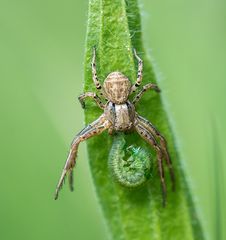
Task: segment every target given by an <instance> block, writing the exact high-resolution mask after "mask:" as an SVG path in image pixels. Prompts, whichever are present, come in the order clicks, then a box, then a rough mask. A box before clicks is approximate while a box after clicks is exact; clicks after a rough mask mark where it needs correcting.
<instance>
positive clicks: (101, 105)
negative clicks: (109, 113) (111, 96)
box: [78, 92, 105, 109]
mask: <svg viewBox="0 0 226 240" xmlns="http://www.w3.org/2000/svg"><path fill="white" fill-rule="evenodd" d="M88 97H89V98H92V99H93V100H94V101H95V102H96V104H97V105H98V107H99V108H101V109H104V107H105V104H104V103H102V101H101V99H100V98H99V97H98V96H97V94H96V93H93V92H86V93H83V94H81V95H80V96H79V97H78V100H79V102H80V103H81V105H82V108H85V98H88Z"/></svg>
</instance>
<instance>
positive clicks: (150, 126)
mask: <svg viewBox="0 0 226 240" xmlns="http://www.w3.org/2000/svg"><path fill="white" fill-rule="evenodd" d="M137 121H138V123H139V124H140V125H142V126H143V127H145V128H146V129H147V130H148V131H149V132H151V134H153V136H154V137H155V138H156V139H158V140H159V143H160V146H161V150H162V152H163V153H164V158H165V160H166V164H167V167H168V169H169V172H170V178H171V182H172V190H173V191H174V190H175V174H174V170H173V166H172V162H171V159H170V155H169V152H168V149H167V142H166V140H165V138H164V137H163V136H162V135H161V133H160V132H159V131H158V130H157V129H156V127H155V126H154V125H153V124H152V123H151V122H149V121H148V120H147V119H145V118H143V117H141V116H139V115H137Z"/></svg>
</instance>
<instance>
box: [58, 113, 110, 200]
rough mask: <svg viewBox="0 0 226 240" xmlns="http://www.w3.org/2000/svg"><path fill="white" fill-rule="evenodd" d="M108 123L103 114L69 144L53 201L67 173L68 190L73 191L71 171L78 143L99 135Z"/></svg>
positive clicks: (107, 126)
mask: <svg viewBox="0 0 226 240" xmlns="http://www.w3.org/2000/svg"><path fill="white" fill-rule="evenodd" d="M109 126H110V122H109V121H108V120H106V119H105V117H104V114H102V115H101V116H100V117H99V118H98V119H97V120H96V121H94V122H93V123H91V124H89V125H88V126H87V127H85V128H84V129H83V130H82V131H81V132H80V133H78V134H77V135H76V137H75V138H74V140H73V141H72V144H71V149H70V152H69V154H68V157H67V160H66V163H65V166H64V168H63V172H62V174H61V177H60V180H59V182H58V184H57V188H56V192H55V199H57V198H58V194H59V190H60V189H61V187H62V184H63V182H64V178H65V176H66V174H67V173H69V184H70V189H73V187H72V184H73V183H72V180H73V176H72V170H73V168H74V166H75V159H76V157H77V151H78V146H79V143H81V142H82V141H85V140H86V139H88V138H90V137H92V136H95V135H99V134H101V133H102V132H103V131H104V130H106V129H107V128H109Z"/></svg>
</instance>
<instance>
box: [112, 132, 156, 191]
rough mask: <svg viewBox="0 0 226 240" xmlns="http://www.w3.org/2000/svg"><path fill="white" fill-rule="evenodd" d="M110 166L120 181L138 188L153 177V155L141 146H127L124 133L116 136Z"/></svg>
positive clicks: (124, 184)
mask: <svg viewBox="0 0 226 240" xmlns="http://www.w3.org/2000/svg"><path fill="white" fill-rule="evenodd" d="M109 167H110V169H111V171H112V173H113V176H114V177H115V179H116V181H117V182H118V183H120V184H121V185H122V186H125V187H128V188H136V187H139V186H142V185H143V184H145V183H146V182H147V181H148V180H149V179H150V177H151V171H152V161H151V155H150V153H149V152H148V151H147V150H146V149H143V148H141V147H135V146H133V145H132V146H129V147H128V146H126V140H125V138H124V134H123V133H118V134H116V135H115V136H114V139H113V143H112V147H111V150H110V154H109Z"/></svg>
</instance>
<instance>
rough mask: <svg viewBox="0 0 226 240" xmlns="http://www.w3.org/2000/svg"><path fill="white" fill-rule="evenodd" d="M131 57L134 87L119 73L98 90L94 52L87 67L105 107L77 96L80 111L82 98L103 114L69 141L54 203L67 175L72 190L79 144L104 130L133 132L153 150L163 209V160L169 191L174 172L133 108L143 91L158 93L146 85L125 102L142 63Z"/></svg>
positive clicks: (156, 135) (157, 138)
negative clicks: (135, 63) (135, 70)
mask: <svg viewBox="0 0 226 240" xmlns="http://www.w3.org/2000/svg"><path fill="white" fill-rule="evenodd" d="M134 55H135V57H136V59H137V60H138V74H137V80H136V83H135V84H133V85H132V84H131V82H130V81H129V79H128V78H127V77H126V76H124V75H123V74H122V73H120V72H112V73H110V74H109V75H108V76H107V78H106V79H105V81H104V84H103V87H102V86H101V84H100V82H99V80H98V77H97V73H96V64H95V59H96V51H95V49H94V51H93V59H92V64H91V66H92V76H93V81H94V84H95V85H96V88H97V89H98V90H99V91H100V94H101V96H103V97H104V98H105V99H107V103H103V102H102V100H101V98H100V97H98V95H97V94H96V93H93V92H86V93H84V94H82V95H80V96H79V98H78V99H79V101H80V102H81V105H82V107H83V108H84V107H85V103H84V100H85V98H87V97H90V98H92V99H93V100H94V101H95V102H96V103H97V105H98V106H99V107H100V108H101V109H103V110H104V113H103V114H102V115H101V116H100V117H99V118H98V119H97V120H95V121H94V122H92V123H91V124H89V125H88V126H87V127H85V128H84V129H83V130H82V131H81V132H79V133H78V134H77V135H76V137H75V138H74V140H73V141H72V144H71V149H70V152H69V155H68V157H67V160H66V163H65V166H64V169H63V172H62V175H61V177H60V180H59V183H58V185H57V188H56V193H55V199H57V197H58V193H59V190H60V188H61V187H62V184H63V181H64V178H65V176H66V174H67V173H68V174H69V184H70V189H71V190H73V175H72V171H73V168H74V166H75V163H76V161H75V160H76V156H77V151H78V146H79V143H80V142H82V141H84V140H86V139H88V138H90V137H92V136H95V135H98V134H100V133H102V132H103V131H104V130H106V129H108V132H109V134H112V133H113V132H118V131H119V132H127V131H133V130H136V131H137V132H138V134H139V135H140V136H141V137H142V138H143V139H144V140H145V141H147V142H148V143H149V144H150V145H151V146H153V148H154V149H155V151H156V155H157V162H158V171H159V175H160V181H161V188H162V196H163V205H165V200H166V184H165V179H164V169H163V159H165V161H166V163H167V166H168V168H169V171H170V177H171V181H172V187H173V188H174V185H175V180H174V171H173V168H172V163H171V160H170V156H169V153H168V150H167V144H166V140H165V139H164V137H163V136H162V135H161V134H160V132H159V131H158V130H157V129H156V128H155V127H154V126H153V124H152V123H150V122H149V121H148V120H146V119H145V118H143V117H141V116H140V115H139V114H138V113H137V112H136V111H135V104H136V103H138V101H139V100H140V98H141V97H142V95H143V94H144V92H145V91H147V90H148V89H152V90H155V91H156V92H160V89H159V88H158V87H157V86H156V85H155V84H152V83H148V84H146V85H145V86H143V88H142V89H141V90H140V92H139V93H138V94H137V95H136V96H135V97H134V99H133V100H132V102H130V101H129V99H128V97H129V95H130V94H131V93H133V92H135V91H136V90H137V88H138V87H139V86H140V84H141V81H142V70H143V62H142V60H141V59H140V58H139V57H138V55H137V54H136V51H135V50H134Z"/></svg>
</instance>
